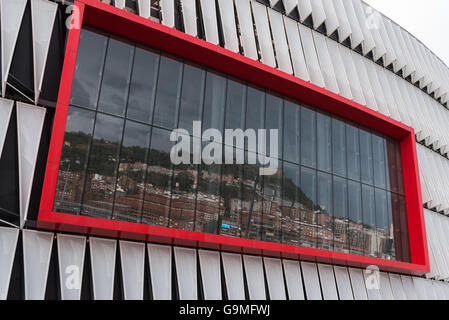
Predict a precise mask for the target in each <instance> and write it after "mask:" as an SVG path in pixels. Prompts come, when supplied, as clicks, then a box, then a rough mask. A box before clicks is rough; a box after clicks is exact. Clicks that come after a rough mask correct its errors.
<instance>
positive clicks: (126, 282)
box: [119, 241, 145, 300]
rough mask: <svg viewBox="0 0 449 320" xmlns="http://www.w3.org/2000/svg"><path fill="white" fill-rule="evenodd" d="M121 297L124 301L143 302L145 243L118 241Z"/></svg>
mask: <svg viewBox="0 0 449 320" xmlns="http://www.w3.org/2000/svg"><path fill="white" fill-rule="evenodd" d="M119 245H120V260H121V266H122V279H123V295H124V298H125V300H143V285H144V272H145V243H141V242H129V241H120V242H119Z"/></svg>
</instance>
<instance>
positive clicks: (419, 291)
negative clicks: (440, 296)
mask: <svg viewBox="0 0 449 320" xmlns="http://www.w3.org/2000/svg"><path fill="white" fill-rule="evenodd" d="M412 279H413V284H414V285H415V292H416V295H417V297H418V300H428V299H429V298H428V296H427V290H426V280H425V279H423V278H416V277H413V278H412Z"/></svg>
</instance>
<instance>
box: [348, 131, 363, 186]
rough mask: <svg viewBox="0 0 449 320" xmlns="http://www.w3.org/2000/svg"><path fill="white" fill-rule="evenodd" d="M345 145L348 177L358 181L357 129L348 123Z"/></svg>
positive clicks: (358, 145)
mask: <svg viewBox="0 0 449 320" xmlns="http://www.w3.org/2000/svg"><path fill="white" fill-rule="evenodd" d="M346 147H347V162H348V178H349V179H354V180H357V181H360V143H359V129H358V128H357V127H354V126H351V125H349V124H347V125H346Z"/></svg>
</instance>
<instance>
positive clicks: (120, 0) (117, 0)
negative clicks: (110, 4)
mask: <svg viewBox="0 0 449 320" xmlns="http://www.w3.org/2000/svg"><path fill="white" fill-rule="evenodd" d="M114 5H115V7H116V8H119V9H124V8H125V6H126V1H125V0H114Z"/></svg>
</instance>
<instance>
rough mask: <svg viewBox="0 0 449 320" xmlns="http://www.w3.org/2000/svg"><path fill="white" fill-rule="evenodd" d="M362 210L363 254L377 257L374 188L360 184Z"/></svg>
mask: <svg viewBox="0 0 449 320" xmlns="http://www.w3.org/2000/svg"><path fill="white" fill-rule="evenodd" d="M362 211H363V225H364V232H365V248H364V249H365V255H368V256H371V257H377V254H376V251H377V250H376V244H377V240H376V212H375V205H374V188H373V187H371V186H367V185H362Z"/></svg>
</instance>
